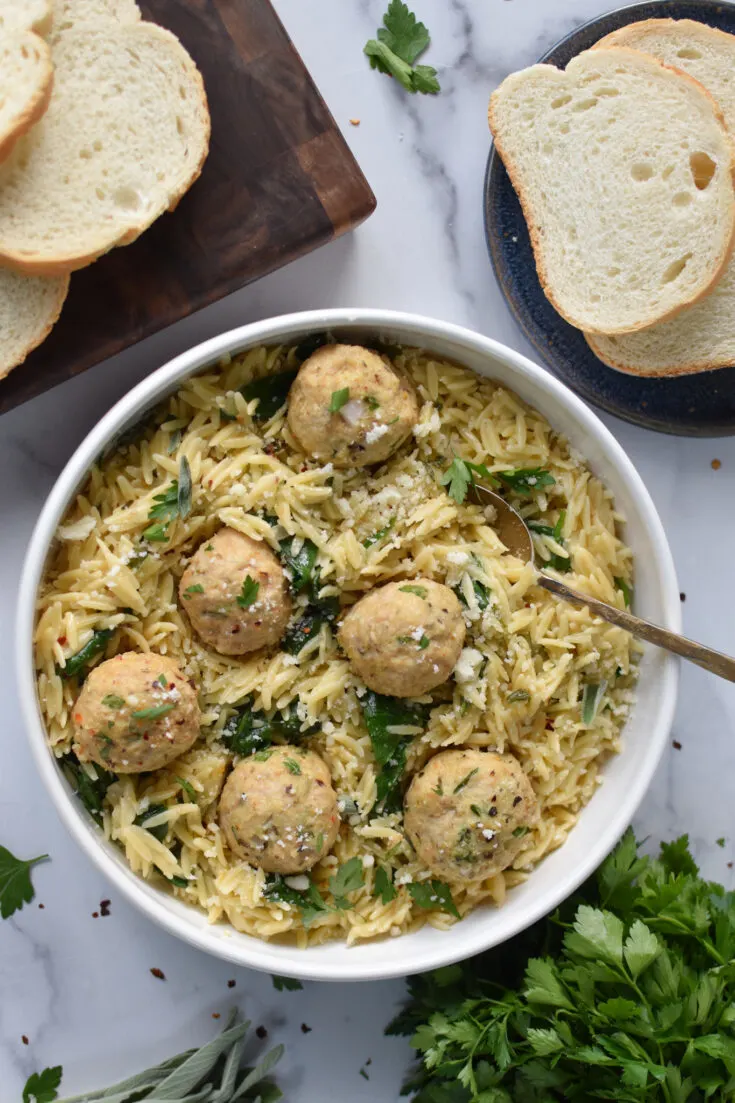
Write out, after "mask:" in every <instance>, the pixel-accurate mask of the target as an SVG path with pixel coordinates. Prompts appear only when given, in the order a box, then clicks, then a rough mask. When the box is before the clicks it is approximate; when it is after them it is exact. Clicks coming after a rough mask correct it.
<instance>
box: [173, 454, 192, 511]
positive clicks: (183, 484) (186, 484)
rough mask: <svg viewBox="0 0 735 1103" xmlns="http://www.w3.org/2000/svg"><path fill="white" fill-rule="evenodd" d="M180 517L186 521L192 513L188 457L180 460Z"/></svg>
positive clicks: (178, 501) (178, 502) (178, 503)
mask: <svg viewBox="0 0 735 1103" xmlns="http://www.w3.org/2000/svg"><path fill="white" fill-rule="evenodd" d="M176 504H177V506H178V510H179V517H181V519H182V520H185V519H186V518H187V517H188V516H189V514H190V513H191V468H190V467H189V461H188V460H187V458H186V456H182V457H181V459H180V460H179V479H178V498H177V503H176Z"/></svg>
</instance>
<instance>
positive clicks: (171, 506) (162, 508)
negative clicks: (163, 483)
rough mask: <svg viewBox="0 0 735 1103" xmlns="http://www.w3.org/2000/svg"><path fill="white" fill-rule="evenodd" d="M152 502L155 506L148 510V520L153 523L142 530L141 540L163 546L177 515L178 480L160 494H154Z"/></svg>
mask: <svg viewBox="0 0 735 1103" xmlns="http://www.w3.org/2000/svg"><path fill="white" fill-rule="evenodd" d="M153 501H154V502H156V503H157V504H156V505H154V506H151V508H150V509H149V511H148V520H149V521H153V522H154V523H153V524H152V525H149V526H148V528H146V529H143V539H144V540H148V541H149V542H150V543H154V544H165V543H166V541H167V540H168V526H169V525H170V524H171V522H172V521H173V520H174V519H175V518H176V517H178V514H179V484H178V480H176V479H174V481H173V482H172V483H171V485H170V486H169V487H168V488H167V489H166V490H163V491H161V493H160V494H154V495H153Z"/></svg>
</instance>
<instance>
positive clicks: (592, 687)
mask: <svg viewBox="0 0 735 1103" xmlns="http://www.w3.org/2000/svg"><path fill="white" fill-rule="evenodd" d="M606 689H607V682H606V681H605V680H604V679H603V680H602V681H601V682H588V683H587V684H586V686H585V687H584V689H583V691H582V723H583V724H587V725H588V726H589V725H590V724H591V723H592V722H593V721H594V719H595V717H596V716H597V713H598V711H599V708H600V704H601V702H602V698H603V697H604V695H605V690H606Z"/></svg>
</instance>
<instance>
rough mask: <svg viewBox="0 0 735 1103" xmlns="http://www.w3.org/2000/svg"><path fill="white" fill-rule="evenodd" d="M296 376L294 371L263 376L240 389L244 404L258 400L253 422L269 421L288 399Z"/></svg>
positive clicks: (296, 373)
mask: <svg viewBox="0 0 735 1103" xmlns="http://www.w3.org/2000/svg"><path fill="white" fill-rule="evenodd" d="M297 375H298V372H296V371H282V372H277V373H276V374H275V375H264V376H263V377H262V378H261V379H253V380H252V381H251V382H250V383H246V384H245V386H244V387H241V388H240V394H241V395H242V396H243V398H244V399H245V401H246V402H252V401H253V399H254V398H257V399H258V405H257V406H256V407H255V412H254V414H253V420H254V421H270V419H271V418H272V417H274V416H275V415H276V414H277V413H278V411H279V410H280V409H281V407H282V406H283V405H284V404H285V402H286V399H287V398H288V392H289V391H290V390H291V384H292V383H293V381H294V379H295V378H296V376H297Z"/></svg>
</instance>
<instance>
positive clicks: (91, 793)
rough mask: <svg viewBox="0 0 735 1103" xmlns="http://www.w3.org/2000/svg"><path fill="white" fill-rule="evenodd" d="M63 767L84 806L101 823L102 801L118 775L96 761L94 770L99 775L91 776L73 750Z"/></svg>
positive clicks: (63, 761)
mask: <svg viewBox="0 0 735 1103" xmlns="http://www.w3.org/2000/svg"><path fill="white" fill-rule="evenodd" d="M61 768H62V770H63V772H64V776H65V777H66V779H67V781H68V782H69V783H70V785H72V786H73V788H74V791H75V793H76V795H77V796H78V797H79V799H80V800H81V802H82V804H83V805H84V807H85V808H86V809H87V811H88V812H89V814H90V815H91V816H92V818H93V819H94V820H96V821H97V823H98V824H101V823H102V803H103V801H104V799H105V793H106V792H107V790H108V789H109V788H110V786H111V785H112V783H113V781H117V777H116V775H115V774H112V773H110V771H109V770H104V769H103V768H102V767H101V766H98V765H97V764H96V763H95V765H94V772H95V774H96V775H97V777H96V778H91V777H90V776H89V774H88V773H87V771H86V770H85V769H84V768H83V767H82V765H81V763H80V762H79V759H78V758H77V757H76V755H75V754H72V753H71V752H70V753H69V754H67V755H65V756H64V758H63V759H62V760H61Z"/></svg>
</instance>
